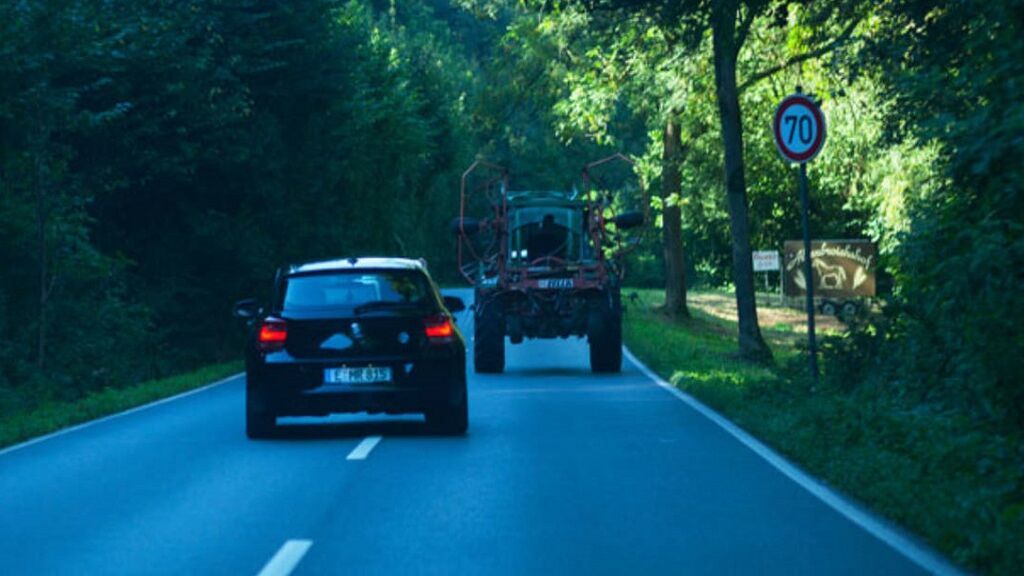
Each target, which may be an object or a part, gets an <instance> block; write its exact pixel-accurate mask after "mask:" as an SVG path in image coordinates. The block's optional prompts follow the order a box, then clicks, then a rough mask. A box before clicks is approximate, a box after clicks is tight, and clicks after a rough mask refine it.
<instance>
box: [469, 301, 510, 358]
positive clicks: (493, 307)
mask: <svg viewBox="0 0 1024 576" xmlns="http://www.w3.org/2000/svg"><path fill="white" fill-rule="evenodd" d="M474 320H475V322H474V326H473V369H474V370H476V372H477V373H478V374H501V373H502V372H504V371H505V314H504V311H503V310H502V306H501V302H500V301H499V300H490V301H488V302H486V303H485V304H484V305H483V306H482V307H481V308H480V309H479V310H478V311H477V315H476V318H475V319H474Z"/></svg>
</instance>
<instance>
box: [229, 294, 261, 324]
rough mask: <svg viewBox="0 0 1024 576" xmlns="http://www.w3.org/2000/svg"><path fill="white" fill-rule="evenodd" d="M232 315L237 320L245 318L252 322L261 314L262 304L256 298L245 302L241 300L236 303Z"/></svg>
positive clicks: (247, 299)
mask: <svg viewBox="0 0 1024 576" xmlns="http://www.w3.org/2000/svg"><path fill="white" fill-rule="evenodd" d="M231 313H232V315H234V317H235V318H243V319H245V320H251V319H253V318H255V317H256V316H257V315H259V313H260V303H259V301H257V300H256V299H255V298H246V299H245V300H239V301H238V302H235V307H234V309H233V310H232V312H231Z"/></svg>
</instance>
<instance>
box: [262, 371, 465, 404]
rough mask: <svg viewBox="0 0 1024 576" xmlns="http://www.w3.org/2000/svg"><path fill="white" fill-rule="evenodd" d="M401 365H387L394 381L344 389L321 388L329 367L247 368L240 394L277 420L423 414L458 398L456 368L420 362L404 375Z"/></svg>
mask: <svg viewBox="0 0 1024 576" xmlns="http://www.w3.org/2000/svg"><path fill="white" fill-rule="evenodd" d="M406 364H408V363H405V364H399V363H395V364H394V365H393V366H392V370H393V373H394V375H395V381H394V382H389V383H385V384H349V385H344V384H325V383H324V370H325V369H327V368H331V367H334V366H337V363H335V362H328V363H321V362H314V363H296V364H279V365H268V364H263V365H258V366H254V367H253V366H251V367H250V369H249V370H247V383H246V393H247V394H248V395H249V402H252V403H255V404H256V408H257V409H259V410H266V411H269V412H271V413H273V414H276V415H278V416H323V415H327V414H335V413H352V412H367V413H371V414H373V413H387V414H404V413H415V412H425V411H427V410H429V409H430V408H431V407H433V406H436V405H438V404H439V403H445V402H448V401H449V400H450V399H451V398H452V397H453V395H458V394H461V393H464V390H465V378H464V376H463V374H464V368H463V367H462V366H459V365H458V364H456V363H454V362H436V361H435V362H422V361H421V362H417V363H415V364H414V365H413V367H412V369H408V370H407V369H406ZM378 365H379V364H378Z"/></svg>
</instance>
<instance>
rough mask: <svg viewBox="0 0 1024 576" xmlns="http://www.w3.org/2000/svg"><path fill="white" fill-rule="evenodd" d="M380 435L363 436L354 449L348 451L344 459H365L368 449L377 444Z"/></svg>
mask: <svg viewBox="0 0 1024 576" xmlns="http://www.w3.org/2000/svg"><path fill="white" fill-rule="evenodd" d="M381 438H383V437H382V436H367V437H366V438H363V441H362V442H360V443H359V446H356V447H355V449H354V450H352V451H351V452H349V453H348V456H347V457H345V460H366V457H367V456H369V455H370V451H371V450H373V449H374V447H375V446H377V443H378V442H380V441H381Z"/></svg>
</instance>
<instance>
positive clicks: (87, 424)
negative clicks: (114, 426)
mask: <svg viewBox="0 0 1024 576" xmlns="http://www.w3.org/2000/svg"><path fill="white" fill-rule="evenodd" d="M244 375H245V373H244V372H239V373H238V374H232V375H231V376H228V377H227V378H223V379H221V380H217V381H216V382H212V383H210V384H207V385H205V386H201V387H199V388H195V389H193V390H189V391H187V392H182V393H181V394H175V395H174V396H168V397H167V398H161V399H160V400H154V401H153V402H150V403H149V404H143V405H141V406H136V407H134V408H129V409H127V410H125V411H123V412H117V413H115V414H108V415H107V416H103V417H101V418H97V419H95V420H89V421H87V422H82V423H81V424H75V425H73V426H68V427H67V428H61V429H60V430H57V431H56V432H50V433H49V434H46V435H43V436H37V437H35V438H32V439H30V440H26V441H24V442H22V443H21V444H15V445H14V446H8V447H7V448H3V449H0V456H3V455H4V454H10V453H11V452H14V451H16V450H21V449H22V448H28V447H29V446H34V445H36V444H39V443H40V442H46V441H47V440H51V439H53V438H57V437H58V436H63V435H65V434H70V433H72V432H77V431H79V430H82V429H84V428H88V427H90V426H95V425H96V424H101V423H103V422H106V421H108V420H113V419H115V418H120V417H122V416H127V415H129V414H134V413H136V412H141V411H143V410H147V409H149V408H153V407H155V406H159V405H161V404H167V403H168V402H174V401H175V400H181V399H182V398H185V397H187V396H192V395H193V394H199V393H200V392H205V391H206V390H209V389H210V388H213V387H214V386H220V385H221V384H225V383H227V382H230V381H231V380H234V379H235V378H238V377H240V376H244Z"/></svg>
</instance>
